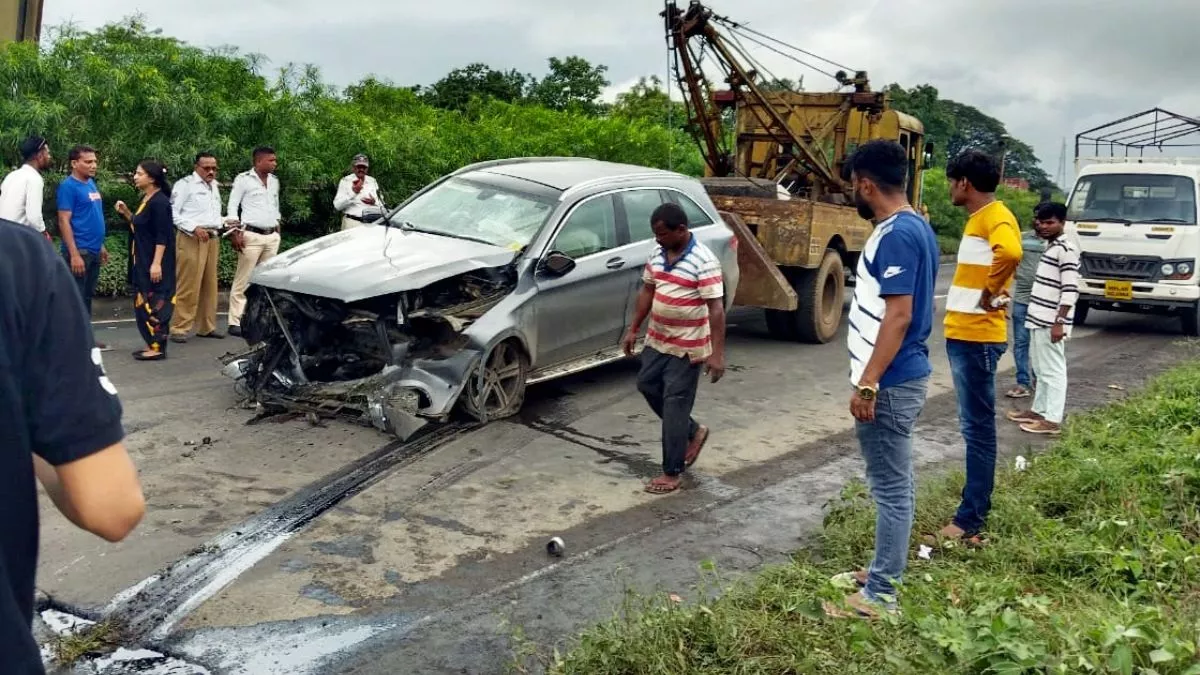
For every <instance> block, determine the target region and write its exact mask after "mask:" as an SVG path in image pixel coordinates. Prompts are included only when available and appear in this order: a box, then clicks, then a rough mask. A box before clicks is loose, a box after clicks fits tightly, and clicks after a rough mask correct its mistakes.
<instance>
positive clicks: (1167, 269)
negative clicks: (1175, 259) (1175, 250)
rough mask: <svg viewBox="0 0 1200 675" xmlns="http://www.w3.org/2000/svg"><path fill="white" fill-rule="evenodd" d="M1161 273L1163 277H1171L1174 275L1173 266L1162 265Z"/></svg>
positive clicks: (1168, 264)
mask: <svg viewBox="0 0 1200 675" xmlns="http://www.w3.org/2000/svg"><path fill="white" fill-rule="evenodd" d="M1162 273H1163V276H1164V277H1169V276H1173V275H1174V274H1175V266H1174V265H1172V264H1171V263H1164V264H1163V266H1162Z"/></svg>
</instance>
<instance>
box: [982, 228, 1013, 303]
mask: <svg viewBox="0 0 1200 675" xmlns="http://www.w3.org/2000/svg"><path fill="white" fill-rule="evenodd" d="M988 243H989V244H991V246H992V270H991V272H989V273H988V280H987V295H988V296H989V297H995V296H997V295H999V294H1000V293H1001V292H1003V291H1004V288H1005V286H1007V285H1008V282H1009V280H1010V279H1012V276H1013V273H1014V272H1015V271H1016V269H1017V265H1019V264H1020V263H1021V234H1020V230H1019V229H1018V228H1017V226H1016V225H1015V224H1013V223H1009V222H1003V223H997V224H996V226H995V227H994V228H992V232H991V234H989V235H988Z"/></svg>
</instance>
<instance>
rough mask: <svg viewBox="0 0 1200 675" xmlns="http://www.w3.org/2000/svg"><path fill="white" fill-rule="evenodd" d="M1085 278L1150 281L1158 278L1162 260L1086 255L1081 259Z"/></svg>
mask: <svg viewBox="0 0 1200 675" xmlns="http://www.w3.org/2000/svg"><path fill="white" fill-rule="evenodd" d="M1080 263H1082V267H1083V276H1085V277H1088V278H1090V279H1129V280H1131V281H1150V280H1152V279H1154V278H1155V277H1157V276H1158V272H1159V270H1160V268H1161V267H1162V258H1159V257H1157V256H1143V255H1111V254H1107V253H1084V254H1083V255H1082V256H1081V257H1080Z"/></svg>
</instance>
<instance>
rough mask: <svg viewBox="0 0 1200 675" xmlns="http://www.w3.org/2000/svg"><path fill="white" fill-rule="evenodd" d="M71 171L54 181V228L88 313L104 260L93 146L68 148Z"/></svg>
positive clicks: (103, 232)
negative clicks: (55, 206) (56, 219)
mask: <svg viewBox="0 0 1200 675" xmlns="http://www.w3.org/2000/svg"><path fill="white" fill-rule="evenodd" d="M68 157H69V158H70V160H71V174H70V175H69V176H67V177H66V178H65V179H63V182H61V183H59V185H58V193H57V195H56V196H57V202H58V231H59V233H60V234H61V235H62V240H63V244H62V254H63V258H64V259H65V260H66V261H67V265H68V266H69V267H70V268H71V274H73V275H75V283H76V285H77V286H78V287H79V294H80V295H81V296H82V297H83V305H84V307H86V308H87V311H88V316H89V317H90V316H91V315H92V296H93V295H94V294H95V293H96V283H97V282H99V281H100V267H101V266H103V265H107V264H108V250H107V249H106V248H104V235H105V234H106V232H105V228H104V203H103V202H102V201H101V200H100V190H99V188H97V187H96V165H97V163H98V162H97V160H96V150H95V149H94V148H90V147H88V146H86V145H77V146H75V147H73V148H71V153H70V155H68Z"/></svg>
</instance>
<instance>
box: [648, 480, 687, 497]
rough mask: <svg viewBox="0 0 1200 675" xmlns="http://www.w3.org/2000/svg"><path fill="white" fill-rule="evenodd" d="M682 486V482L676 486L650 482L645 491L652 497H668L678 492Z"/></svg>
mask: <svg viewBox="0 0 1200 675" xmlns="http://www.w3.org/2000/svg"><path fill="white" fill-rule="evenodd" d="M681 486H682V482H680V483H675V484H674V485H667V484H664V483H655V482H654V481H650V482H649V483H647V484H646V487H645V488H644V489H645V491H646V492H649V493H650V494H652V495H668V494H671V493H672V492H675V491H676V490H678V489H679V488H680V487H681Z"/></svg>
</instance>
